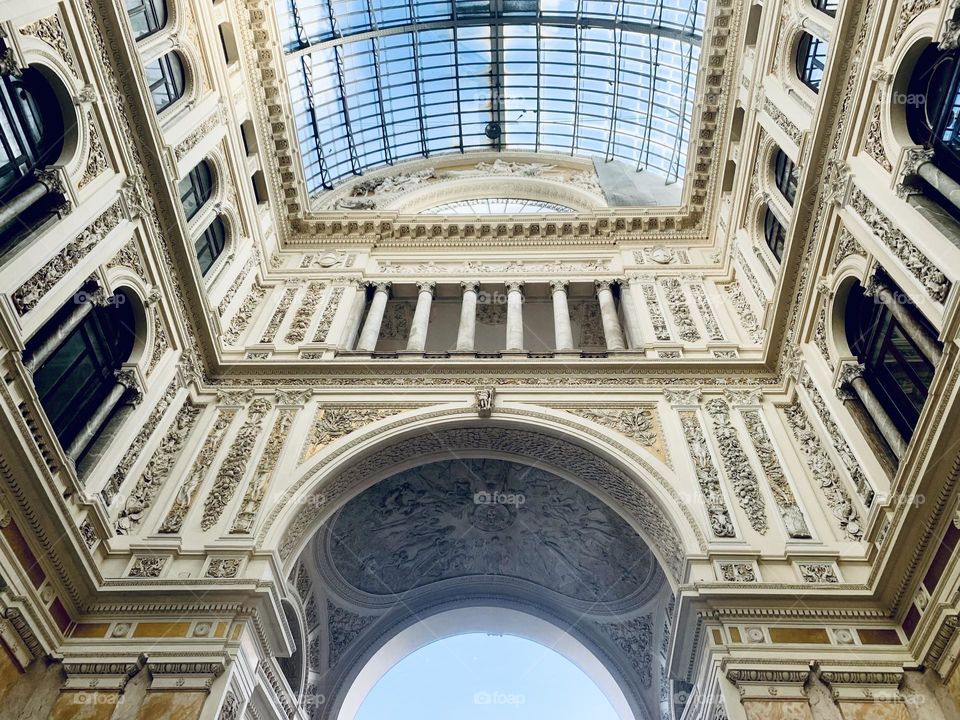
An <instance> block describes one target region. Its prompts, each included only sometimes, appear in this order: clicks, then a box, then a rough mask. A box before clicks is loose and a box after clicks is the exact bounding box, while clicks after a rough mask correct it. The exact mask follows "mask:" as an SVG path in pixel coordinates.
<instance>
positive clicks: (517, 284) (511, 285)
mask: <svg viewBox="0 0 960 720" xmlns="http://www.w3.org/2000/svg"><path fill="white" fill-rule="evenodd" d="M503 284H504V286H505V287H506V288H507V292H508V293H509V292H519V293H522V292H523V284H524V283H523V280H507V281H506V282H505V283H503Z"/></svg>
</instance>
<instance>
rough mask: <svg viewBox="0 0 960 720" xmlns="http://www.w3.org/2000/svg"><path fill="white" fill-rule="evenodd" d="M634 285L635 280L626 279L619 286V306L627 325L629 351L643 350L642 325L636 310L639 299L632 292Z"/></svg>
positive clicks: (638, 312)
mask: <svg viewBox="0 0 960 720" xmlns="http://www.w3.org/2000/svg"><path fill="white" fill-rule="evenodd" d="M636 284H637V278H628V279H627V281H626V283H625V284H623V285H621V286H620V305H621V306H623V317H624V320H626V323H627V340H628V341H629V343H630V349H631V350H641V349H643V324H642V322H641V320H640V310H639V309H638V303H639V301H640V299H641V298H638V297H637V294H636V293H635V292H634V287H635V286H636Z"/></svg>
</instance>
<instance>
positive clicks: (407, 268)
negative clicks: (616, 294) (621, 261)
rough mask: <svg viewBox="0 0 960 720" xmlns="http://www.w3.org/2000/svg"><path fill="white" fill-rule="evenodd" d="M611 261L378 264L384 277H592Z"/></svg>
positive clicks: (481, 261) (526, 260)
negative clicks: (399, 275) (401, 275)
mask: <svg viewBox="0 0 960 720" xmlns="http://www.w3.org/2000/svg"><path fill="white" fill-rule="evenodd" d="M610 264H611V261H610V260H609V259H604V258H596V257H592V258H585V259H583V260H569V259H568V260H563V259H561V258H556V259H554V260H548V259H543V260H540V259H537V258H529V259H523V260H464V261H463V262H462V263H443V264H439V263H437V262H436V261H433V260H431V261H428V262H403V261H399V260H388V261H385V262H381V263H380V264H379V270H380V272H381V273H383V274H385V275H398V274H403V275H417V276H425V277H438V276H443V275H450V276H454V277H474V276H477V275H521V276H523V277H530V276H531V275H563V276H567V275H592V274H595V273H607V272H610Z"/></svg>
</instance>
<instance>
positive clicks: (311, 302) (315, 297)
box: [284, 281, 327, 345]
mask: <svg viewBox="0 0 960 720" xmlns="http://www.w3.org/2000/svg"><path fill="white" fill-rule="evenodd" d="M326 289H327V284H326V283H325V282H321V281H314V282H311V283H310V284H309V285H307V290H306V292H305V293H304V295H303V299H302V300H301V301H300V307H298V308H297V312H296V313H295V314H294V316H293V320H291V321H290V328H289V329H288V330H287V336H286V338H284V339H285V340H286V341H287V342H288V343H290V344H291V345H297V344H299V343H302V342H303V340H304V338H305V337H306V336H307V329H308V328H309V327H310V321H311V320H312V319H313V314H314V313H315V312H316V311H317V308H318V307H319V306H320V301H321V299H322V298H323V293H324V291H325V290H326Z"/></svg>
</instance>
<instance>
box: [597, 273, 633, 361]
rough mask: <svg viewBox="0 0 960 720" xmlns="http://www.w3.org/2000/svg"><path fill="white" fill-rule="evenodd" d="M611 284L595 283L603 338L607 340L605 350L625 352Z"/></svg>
mask: <svg viewBox="0 0 960 720" xmlns="http://www.w3.org/2000/svg"><path fill="white" fill-rule="evenodd" d="M611 284H612V281H611V280H597V281H596V283H595V285H596V288H597V300H599V301H600V317H601V319H602V320H603V336H604V338H606V340H607V350H625V349H626V347H627V346H626V344H625V343H624V342H623V330H621V328H620V318H619V317H618V316H617V304H616V303H615V302H614V300H613V291H612V290H611V289H610V286H611Z"/></svg>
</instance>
